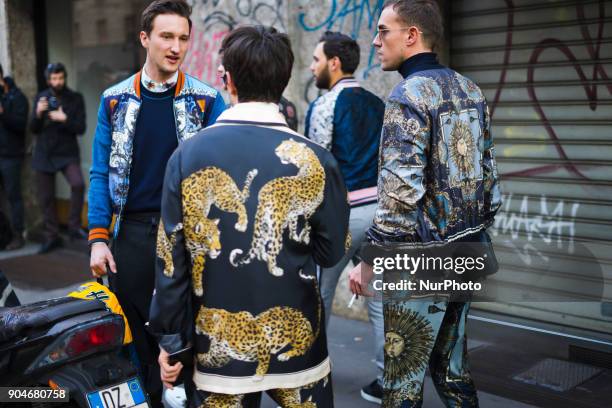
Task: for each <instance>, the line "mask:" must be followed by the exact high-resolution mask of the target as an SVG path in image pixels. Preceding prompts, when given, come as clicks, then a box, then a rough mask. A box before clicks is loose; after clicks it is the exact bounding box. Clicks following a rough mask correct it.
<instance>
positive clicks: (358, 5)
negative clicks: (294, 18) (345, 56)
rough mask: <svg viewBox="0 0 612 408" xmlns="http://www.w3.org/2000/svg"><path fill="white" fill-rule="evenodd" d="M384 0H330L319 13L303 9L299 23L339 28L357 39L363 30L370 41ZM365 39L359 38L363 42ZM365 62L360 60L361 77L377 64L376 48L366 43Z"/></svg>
mask: <svg viewBox="0 0 612 408" xmlns="http://www.w3.org/2000/svg"><path fill="white" fill-rule="evenodd" d="M383 4H384V0H345V1H344V2H339V1H337V0H332V1H330V2H329V7H328V10H327V11H326V12H324V13H322V14H318V13H317V14H318V16H313V15H311V12H308V11H302V12H300V13H299V14H298V23H299V26H300V27H301V28H302V29H303V30H305V31H307V32H313V31H320V30H323V31H327V30H333V31H340V32H342V33H345V34H347V35H350V36H351V37H353V38H354V39H355V40H358V39H359V38H360V36H361V35H362V33H363V31H364V30H365V31H366V32H367V33H368V37H367V38H365V41H367V42H370V43H371V42H372V40H373V38H374V35H375V33H376V23H377V21H378V18H379V17H380V13H381V11H382V7H383ZM363 42H364V41H362V44H363ZM369 46H370V51H369V54H368V60H367V64H365V65H363V64H362V72H361V75H362V77H363V78H364V79H366V78H367V77H368V74H369V72H370V71H371V70H372V69H374V68H377V67H378V66H379V64H377V63H376V58H375V56H376V52H375V49H374V47H373V46H372V45H371V44H369Z"/></svg>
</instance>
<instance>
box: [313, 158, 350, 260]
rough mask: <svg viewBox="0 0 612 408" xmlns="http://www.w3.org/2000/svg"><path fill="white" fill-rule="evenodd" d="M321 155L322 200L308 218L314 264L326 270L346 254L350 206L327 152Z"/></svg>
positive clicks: (338, 169)
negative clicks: (323, 187)
mask: <svg viewBox="0 0 612 408" xmlns="http://www.w3.org/2000/svg"><path fill="white" fill-rule="evenodd" d="M321 156H322V158H321V161H322V162H324V168H325V193H324V197H325V198H324V199H323V203H322V204H321V205H320V206H319V208H318V209H317V211H316V212H315V213H314V215H313V217H312V218H311V220H312V221H311V224H312V237H313V238H312V243H313V249H314V252H313V257H314V259H315V262H316V263H317V264H318V265H320V266H322V267H324V268H328V267H331V266H333V265H335V264H336V263H338V262H339V261H340V259H342V257H343V256H344V254H345V252H346V250H345V244H346V243H347V240H348V239H350V238H348V235H349V230H348V222H349V214H350V207H349V204H348V201H347V190H346V186H345V184H344V178H343V177H342V173H341V172H340V167H339V165H338V162H337V161H336V160H335V159H334V158H333V156H332V155H331V153H329V152H327V151H324V152H321ZM348 242H350V241H348Z"/></svg>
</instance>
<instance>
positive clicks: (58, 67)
mask: <svg viewBox="0 0 612 408" xmlns="http://www.w3.org/2000/svg"><path fill="white" fill-rule="evenodd" d="M62 72H63V73H64V78H66V77H67V76H68V73H67V72H66V67H65V66H64V64H62V63H61V62H52V63H51V64H48V65H47V67H46V68H45V78H47V79H49V77H50V76H51V74H59V73H62Z"/></svg>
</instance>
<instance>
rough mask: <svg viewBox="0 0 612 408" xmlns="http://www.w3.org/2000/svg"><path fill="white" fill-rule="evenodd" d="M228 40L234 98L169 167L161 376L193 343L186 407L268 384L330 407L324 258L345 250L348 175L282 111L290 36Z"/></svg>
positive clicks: (247, 399)
mask: <svg viewBox="0 0 612 408" xmlns="http://www.w3.org/2000/svg"><path fill="white" fill-rule="evenodd" d="M222 52H223V54H222V55H223V57H222V58H223V65H224V67H225V74H224V77H225V78H224V79H225V81H226V83H227V89H228V91H229V93H230V97H231V99H232V105H234V106H233V107H232V108H231V109H229V110H227V111H225V112H223V113H222V114H221V116H219V118H218V119H217V122H216V123H215V125H213V126H210V127H208V128H206V129H204V130H202V131H201V132H200V134H198V135H197V136H195V137H194V138H192V139H191V140H189V141H187V142H185V143H184V144H182V145H180V146H179V147H178V149H177V150H176V151H175V152H174V154H173V155H172V157H171V158H170V160H169V162H168V167H167V169H166V175H165V180H164V190H163V195H162V217H161V223H160V229H159V231H158V244H157V258H158V259H157V273H156V285H155V287H156V294H155V296H154V297H153V301H152V304H151V311H150V327H151V329H152V331H153V332H155V333H156V334H157V335H158V339H159V344H160V348H161V352H160V356H159V362H160V366H161V371H162V372H161V375H162V380H163V381H164V382H165V383H166V384H167V385H170V383H172V382H173V381H175V380H176V379H177V377H178V375H179V373H180V372H181V371H188V370H187V368H186V367H183V363H181V362H179V363H176V364H172V365H170V364H169V359H168V355H169V354H172V353H176V352H177V351H180V350H182V349H184V348H187V347H191V351H190V352H188V353H183V354H187V355H188V358H187V359H186V360H185V364H188V363H190V362H195V370H194V371H193V373H189V374H188V375H186V376H184V377H187V378H186V379H185V380H186V391H187V396H188V399H189V404H190V406H198V407H199V406H204V407H215V408H218V407H230V406H231V407H252V406H258V405H259V401H260V398H261V392H262V391H266V392H267V393H268V394H269V395H270V396H271V397H272V398H273V399H274V400H275V401H276V402H277V403H278V404H279V405H282V406H284V407H288V406H292V407H293V406H295V407H298V406H300V407H314V406H317V407H319V408H325V407H331V406H333V395H332V385H331V381H330V360H329V357H328V353H327V345H326V344H327V343H326V335H325V324H324V321H325V320H324V311H323V307H322V304H321V298H320V294H319V288H318V285H317V279H316V272H315V268H316V267H315V265H321V266H324V267H327V266H332V265H334V264H336V263H337V262H338V261H339V260H340V259H341V258H342V256H343V255H344V253H345V247H346V245H347V234H348V218H349V206H348V202H347V192H346V188H345V186H344V182H343V178H342V174H341V172H340V169H339V167H338V163H337V162H336V161H335V159H334V158H333V156H332V155H331V153H329V152H328V151H327V150H325V149H324V148H322V147H320V146H319V145H317V144H315V143H313V142H311V141H309V140H308V139H306V138H304V137H303V136H301V135H300V134H298V133H296V132H295V131H293V130H291V129H290V128H289V127H288V126H287V123H286V121H285V119H284V117H283V115H282V114H281V113H280V111H279V108H278V102H279V99H280V98H281V95H282V92H283V90H284V89H285V87H286V86H287V83H288V81H289V77H290V75H291V67H292V65H293V53H292V51H291V45H290V43H289V39H288V37H287V36H286V35H285V34H280V33H278V32H276V30H274V29H271V28H266V27H261V26H259V27H241V28H238V29H236V30H234V31H233V32H231V33H230V34H228V36H227V37H226V38H225V40H224V42H223V44H222ZM330 220H332V222H330ZM183 374H185V373H183Z"/></svg>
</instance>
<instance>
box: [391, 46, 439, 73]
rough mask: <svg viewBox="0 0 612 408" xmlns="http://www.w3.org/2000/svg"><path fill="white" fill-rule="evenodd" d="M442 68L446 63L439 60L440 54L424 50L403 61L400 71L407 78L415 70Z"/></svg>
mask: <svg viewBox="0 0 612 408" xmlns="http://www.w3.org/2000/svg"><path fill="white" fill-rule="evenodd" d="M441 68H444V65H442V64H440V63H439V62H438V55H437V54H436V53H435V52H422V53H420V54H416V55H413V56H412V57H410V58H408V59H407V60H406V61H404V62H402V65H400V67H399V69H398V71H399V73H400V74H402V77H404V79H405V78H407V77H409V76H410V75H412V74H414V73H415V72H419V71H426V70H428V69H441Z"/></svg>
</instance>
